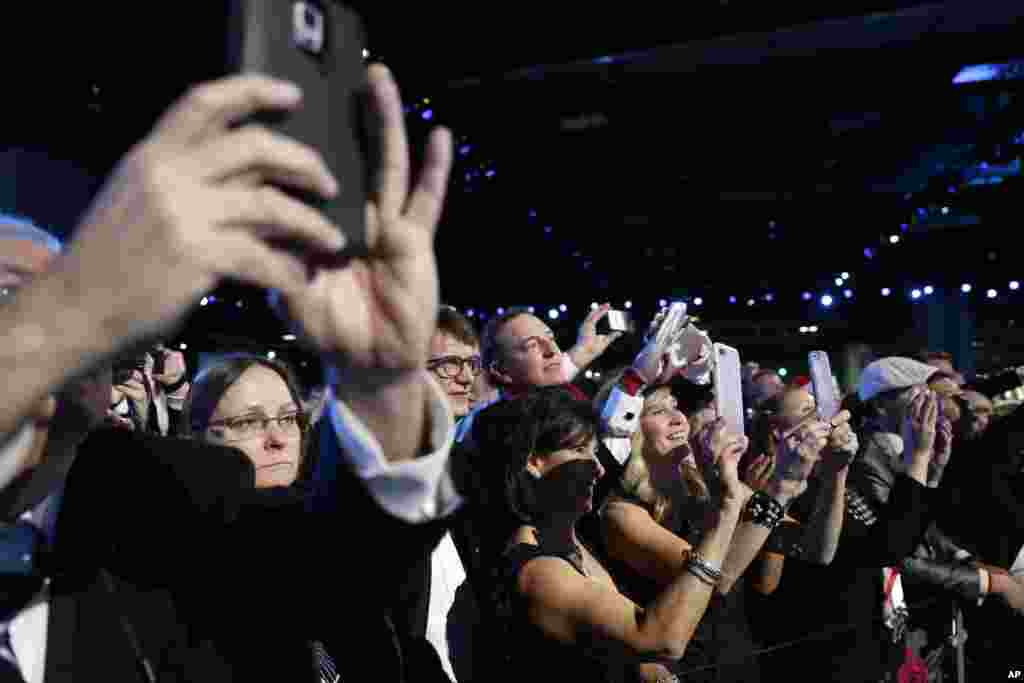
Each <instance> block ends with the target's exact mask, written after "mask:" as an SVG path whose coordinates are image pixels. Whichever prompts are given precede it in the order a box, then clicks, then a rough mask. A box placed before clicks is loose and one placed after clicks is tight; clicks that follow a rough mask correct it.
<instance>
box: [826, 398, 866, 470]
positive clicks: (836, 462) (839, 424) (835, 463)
mask: <svg viewBox="0 0 1024 683" xmlns="http://www.w3.org/2000/svg"><path fill="white" fill-rule="evenodd" d="M830 425H831V431H830V432H829V435H828V444H827V445H826V446H825V449H824V451H823V452H822V459H821V463H820V464H819V465H818V468H817V470H816V473H817V474H820V475H822V476H831V477H834V476H836V475H838V474H840V473H841V472H844V471H846V469H847V467H849V465H850V463H851V462H853V458H854V457H855V456H856V455H857V452H858V451H859V450H860V442H859V441H858V439H857V433H856V432H854V431H853V428H852V427H850V411H848V410H843V411H841V412H840V413H839V414H838V415H836V416H835V417H833V418H832V420H831V421H830Z"/></svg>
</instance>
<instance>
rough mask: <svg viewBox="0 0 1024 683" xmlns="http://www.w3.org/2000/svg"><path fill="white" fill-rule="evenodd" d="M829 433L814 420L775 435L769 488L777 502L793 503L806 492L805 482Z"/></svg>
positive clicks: (828, 428)
mask: <svg viewBox="0 0 1024 683" xmlns="http://www.w3.org/2000/svg"><path fill="white" fill-rule="evenodd" d="M830 429H831V425H830V424H828V423H827V422H823V421H821V420H817V419H814V420H808V421H807V422H804V423H802V424H800V425H798V426H797V427H795V428H794V429H792V430H790V431H788V432H786V433H776V434H775V435H774V443H775V454H776V462H775V473H774V477H773V481H772V487H773V488H774V493H775V494H776V497H777V498H778V497H782V498H785V499H787V500H792V499H793V498H796V497H797V496H799V495H800V494H802V493H803V492H804V491H806V490H807V480H808V479H809V478H810V476H811V473H812V472H813V471H814V468H815V466H816V465H817V464H818V462H819V461H820V460H821V453H822V451H823V450H824V448H825V446H826V445H827V444H828V437H829V431H830Z"/></svg>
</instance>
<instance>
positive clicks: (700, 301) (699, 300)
mask: <svg viewBox="0 0 1024 683" xmlns="http://www.w3.org/2000/svg"><path fill="white" fill-rule="evenodd" d="M703 303H704V299H701V298H700V297H699V296H698V297H697V298H696V299H694V300H693V305H694V306H700V305H701V304H703Z"/></svg>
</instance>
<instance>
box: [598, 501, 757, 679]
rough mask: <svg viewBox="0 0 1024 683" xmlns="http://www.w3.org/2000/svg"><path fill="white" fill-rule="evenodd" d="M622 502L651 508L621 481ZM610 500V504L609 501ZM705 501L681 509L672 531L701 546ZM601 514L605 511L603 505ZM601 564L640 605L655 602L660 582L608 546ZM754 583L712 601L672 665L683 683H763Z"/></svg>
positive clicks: (739, 583) (735, 587)
mask: <svg viewBox="0 0 1024 683" xmlns="http://www.w3.org/2000/svg"><path fill="white" fill-rule="evenodd" d="M616 499H618V500H622V501H625V502H628V503H633V504H634V505H639V506H640V507H642V508H644V509H645V510H647V511H648V512H651V509H650V505H648V504H647V503H646V502H644V501H642V500H640V499H639V498H638V497H636V496H635V495H634V494H632V493H630V492H627V491H626V490H625V489H624V488H623V487H622V486H621V485H619V486H618V487H617V488H616V489H615V490H614V491H613V492H612V493H611V494H610V495H609V497H608V502H611V501H613V500H616ZM606 504H607V503H606ZM704 511H705V506H704V504H703V503H699V502H697V501H694V502H693V503H692V504H691V505H690V506H688V507H687V508H686V509H683V510H680V511H677V513H676V514H675V515H674V517H675V523H674V524H672V526H671V527H669V531H671V532H672V533H674V534H676V535H677V536H679V537H680V538H682V539H683V540H685V541H686V542H687V543H689V544H690V545H692V546H694V547H696V546H697V545H698V544H699V543H700V541H701V538H702V537H703V535H704V532H705V529H704V528H703V526H704ZM601 513H602V514H603V513H604V508H603V507H602V510H601ZM602 551H603V556H602V557H601V562H603V563H605V566H606V567H607V568H608V572H609V573H610V574H611V575H612V578H613V579H614V581H615V584H616V585H617V586H618V587H619V589H620V590H621V591H622V592H623V593H624V594H625V595H627V596H628V597H629V598H630V599H632V600H633V601H634V602H635V603H637V604H638V605H648V604H650V603H651V602H652V601H653V600H654V599H655V598H656V597H657V596H658V594H659V593H660V592H661V588H660V586H659V585H658V584H657V582H655V581H653V580H651V579H648V578H647V577H645V576H642V575H640V574H638V573H637V572H636V571H635V570H634V569H633V568H632V567H630V566H629V565H627V564H625V563H624V562H620V561H617V560H614V559H612V558H611V557H610V556H609V554H608V552H607V550H606V549H605V548H604V547H603V546H602ZM748 589H749V586H748V585H747V582H746V581H744V579H743V577H740V578H739V579H738V580H737V581H736V583H735V584H733V587H732V590H731V591H730V592H729V593H728V594H726V595H720V594H718V593H713V594H712V598H711V602H710V604H709V605H708V608H707V611H705V612H704V616H703V618H701V620H700V623H699V624H698V625H697V630H696V632H695V633H694V635H693V638H692V639H691V640H690V643H689V645H687V647H686V653H685V655H684V656H683V659H682V660H681V661H679V662H678V663H676V664H675V665H674V666H671V667H670V669H671V670H672V672H673V673H674V674H676V675H677V676H678V677H679V680H680V682H681V683H698V682H699V683H705V682H707V683H712V682H714V683H732V682H735V683H759V681H760V680H761V675H760V667H759V665H758V662H757V658H756V657H752V656H750V655H751V654H752V653H753V651H754V650H755V649H756V648H757V643H756V641H755V640H754V636H753V635H752V633H751V629H750V624H749V620H748V615H747V601H748V596H747V591H748Z"/></svg>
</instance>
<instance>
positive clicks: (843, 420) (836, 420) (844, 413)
mask: <svg viewBox="0 0 1024 683" xmlns="http://www.w3.org/2000/svg"><path fill="white" fill-rule="evenodd" d="M851 417H852V416H851V415H850V411H849V410H841V411H839V413H838V414H837V415H836V416H835V417H833V418H832V420H831V423H832V426H833V427H839V426H841V425H845V424H847V423H848V422H849V421H850V418H851Z"/></svg>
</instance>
